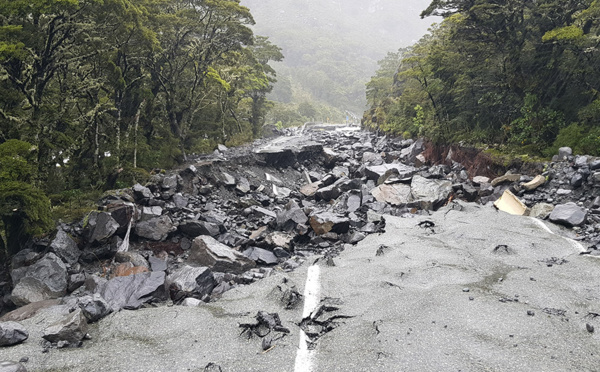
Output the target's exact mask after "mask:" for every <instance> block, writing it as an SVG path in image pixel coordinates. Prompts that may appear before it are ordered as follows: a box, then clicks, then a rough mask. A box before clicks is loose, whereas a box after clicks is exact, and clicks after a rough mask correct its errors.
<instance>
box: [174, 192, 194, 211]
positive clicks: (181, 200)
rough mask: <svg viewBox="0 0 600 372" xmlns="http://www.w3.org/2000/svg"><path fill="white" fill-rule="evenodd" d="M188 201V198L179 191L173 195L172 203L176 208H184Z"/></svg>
mask: <svg viewBox="0 0 600 372" xmlns="http://www.w3.org/2000/svg"><path fill="white" fill-rule="evenodd" d="M189 202H190V198H188V197H186V196H183V195H182V194H180V193H177V194H175V195H173V203H174V204H175V207H177V208H178V209H181V208H185V207H186V206H187V205H188V203H189Z"/></svg>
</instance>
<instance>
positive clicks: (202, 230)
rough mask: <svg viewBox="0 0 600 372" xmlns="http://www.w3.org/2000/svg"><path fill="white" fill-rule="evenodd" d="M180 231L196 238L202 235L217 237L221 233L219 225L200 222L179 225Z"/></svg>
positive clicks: (189, 221)
mask: <svg viewBox="0 0 600 372" xmlns="http://www.w3.org/2000/svg"><path fill="white" fill-rule="evenodd" d="M179 231H181V232H182V233H184V234H185V235H187V236H189V237H192V238H195V237H197V236H200V235H210V236H217V235H219V233H220V229H219V225H217V224H214V223H211V222H206V221H199V220H186V221H183V222H182V223H180V224H179Z"/></svg>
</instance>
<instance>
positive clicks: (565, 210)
mask: <svg viewBox="0 0 600 372" xmlns="http://www.w3.org/2000/svg"><path fill="white" fill-rule="evenodd" d="M586 217H587V212H586V211H585V209H583V208H581V207H579V206H578V205H577V204H575V203H572V202H571V203H566V204H560V205H557V206H556V207H555V208H554V210H553V211H552V213H550V221H552V222H554V223H558V224H561V225H565V226H579V225H581V224H583V223H584V222H585V218H586Z"/></svg>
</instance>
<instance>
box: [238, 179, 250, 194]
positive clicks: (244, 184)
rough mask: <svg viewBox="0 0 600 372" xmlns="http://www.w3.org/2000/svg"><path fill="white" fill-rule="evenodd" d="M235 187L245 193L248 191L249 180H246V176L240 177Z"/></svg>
mask: <svg viewBox="0 0 600 372" xmlns="http://www.w3.org/2000/svg"><path fill="white" fill-rule="evenodd" d="M235 188H236V190H238V191H240V192H241V193H242V194H247V193H249V192H250V182H248V179H247V178H245V177H240V179H239V181H238V183H237V185H236V186H235Z"/></svg>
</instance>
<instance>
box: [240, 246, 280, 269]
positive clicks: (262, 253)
mask: <svg viewBox="0 0 600 372" xmlns="http://www.w3.org/2000/svg"><path fill="white" fill-rule="evenodd" d="M244 255H245V256H246V257H248V258H249V259H251V260H253V261H255V262H257V263H259V264H262V265H275V264H277V262H279V261H278V259H277V256H275V254H274V253H273V252H271V251H268V250H266V249H262V248H258V247H249V248H248V249H246V250H245V251H244Z"/></svg>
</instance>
